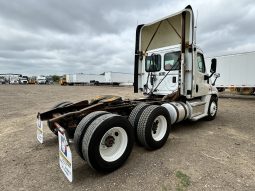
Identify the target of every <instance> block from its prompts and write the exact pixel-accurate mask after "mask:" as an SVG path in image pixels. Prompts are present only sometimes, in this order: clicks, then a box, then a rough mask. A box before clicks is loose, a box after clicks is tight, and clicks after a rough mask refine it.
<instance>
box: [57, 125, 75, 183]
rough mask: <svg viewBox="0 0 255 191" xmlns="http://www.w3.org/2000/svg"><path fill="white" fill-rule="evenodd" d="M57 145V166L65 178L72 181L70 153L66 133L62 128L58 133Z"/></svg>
mask: <svg viewBox="0 0 255 191" xmlns="http://www.w3.org/2000/svg"><path fill="white" fill-rule="evenodd" d="M58 143H59V166H60V168H61V170H62V171H63V173H64V175H65V176H66V178H67V179H68V180H69V181H70V182H72V181H73V164H72V152H71V149H70V144H69V142H68V139H67V136H66V132H65V130H64V129H63V128H60V129H59V131H58Z"/></svg>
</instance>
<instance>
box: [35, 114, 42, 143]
mask: <svg viewBox="0 0 255 191" xmlns="http://www.w3.org/2000/svg"><path fill="white" fill-rule="evenodd" d="M36 126H37V128H36V129H37V132H36V135H37V140H38V141H39V142H40V143H43V122H42V121H41V119H40V118H37V121H36Z"/></svg>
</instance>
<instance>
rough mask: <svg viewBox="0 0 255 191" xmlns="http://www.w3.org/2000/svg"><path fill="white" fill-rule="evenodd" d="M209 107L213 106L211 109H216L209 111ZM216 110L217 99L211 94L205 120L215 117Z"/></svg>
mask: <svg viewBox="0 0 255 191" xmlns="http://www.w3.org/2000/svg"><path fill="white" fill-rule="evenodd" d="M212 104H214V105H212ZM211 107H213V108H212V109H215V110H216V111H215V112H211ZM217 111H218V99H217V98H216V97H214V96H212V97H211V100H210V103H209V107H208V112H207V114H208V116H207V117H206V120H207V121H211V120H214V119H215V117H216V114H217Z"/></svg>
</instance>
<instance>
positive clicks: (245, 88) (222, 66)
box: [205, 51, 255, 95]
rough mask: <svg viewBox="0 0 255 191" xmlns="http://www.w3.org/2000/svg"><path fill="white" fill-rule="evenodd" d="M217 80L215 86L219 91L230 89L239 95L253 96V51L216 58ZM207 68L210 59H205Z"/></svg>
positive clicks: (254, 64)
mask: <svg viewBox="0 0 255 191" xmlns="http://www.w3.org/2000/svg"><path fill="white" fill-rule="evenodd" d="M215 58H217V60H218V66H217V73H219V78H218V80H217V81H216V83H215V86H216V87H217V89H218V90H219V91H224V90H225V89H230V90H232V91H236V92H237V93H240V94H249V95H250V94H254V91H255V75H254V71H255V51H253V52H243V53H236V54H228V55H222V56H216V57H215ZM205 60H206V65H207V67H208V66H209V65H210V60H211V58H210V57H208V58H206V59H205ZM214 79H215V76H213V80H214Z"/></svg>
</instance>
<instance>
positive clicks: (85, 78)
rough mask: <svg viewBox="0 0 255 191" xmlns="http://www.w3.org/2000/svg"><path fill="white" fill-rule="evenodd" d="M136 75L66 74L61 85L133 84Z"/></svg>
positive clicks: (107, 73)
mask: <svg viewBox="0 0 255 191" xmlns="http://www.w3.org/2000/svg"><path fill="white" fill-rule="evenodd" d="M133 81H134V75H133V74H130V73H121V72H104V73H103V74H83V73H78V74H66V75H64V76H63V77H62V78H61V80H60V84H61V85H133Z"/></svg>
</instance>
